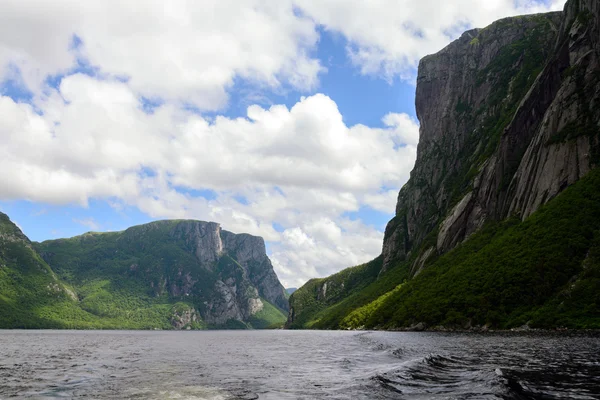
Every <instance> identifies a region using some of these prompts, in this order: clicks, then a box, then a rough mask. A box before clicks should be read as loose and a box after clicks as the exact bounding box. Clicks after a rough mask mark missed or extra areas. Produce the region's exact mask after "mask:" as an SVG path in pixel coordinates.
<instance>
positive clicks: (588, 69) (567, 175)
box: [287, 0, 600, 329]
mask: <svg viewBox="0 0 600 400" xmlns="http://www.w3.org/2000/svg"><path fill="white" fill-rule="evenodd" d="M599 60H600V5H599V3H598V2H597V1H595V0H569V1H568V2H567V4H566V5H565V9H564V11H563V12H557V13H548V14H538V15H530V16H521V17H513V18H506V19H503V20H500V21H497V22H495V23H493V24H492V25H490V26H488V27H487V28H484V29H473V30H469V31H467V32H465V33H464V34H463V35H462V36H461V37H460V38H459V39H457V40H456V41H454V42H453V43H451V44H450V45H448V46H447V47H446V48H445V49H443V50H441V51H440V52H439V53H437V54H434V55H430V56H427V57H425V58H423V59H422V60H421V62H420V64H419V70H418V78H417V88H416V111H417V116H418V118H419V121H420V141H419V145H418V150H417V160H416V163H415V167H414V169H413V171H412V172H411V176H410V179H409V181H408V182H407V183H406V185H404V187H403V188H402V189H401V191H400V193H399V196H398V203H397V206H396V215H395V217H394V218H393V219H392V220H391V221H390V222H389V223H388V225H387V227H386V230H385V236H384V243H383V248H382V254H381V256H380V257H378V258H377V259H375V260H374V261H371V262H370V263H367V264H365V265H362V266H358V267H352V268H349V269H347V270H344V271H342V272H340V273H338V274H335V275H333V276H331V277H328V278H323V279H314V280H311V281H309V282H308V283H307V284H305V285H304V286H303V287H302V288H300V289H299V290H298V291H297V292H296V293H294V294H293V295H292V296H291V298H290V308H291V309H290V314H289V316H288V322H287V326H288V327H290V328H356V327H368V328H374V327H379V328H407V327H413V328H420V329H421V328H424V327H435V326H440V325H443V326H445V327H463V328H464V327H470V326H475V325H479V326H484V325H487V326H492V327H504V328H506V327H513V326H519V325H523V324H526V323H528V324H530V325H531V326H540V327H554V326H568V327H578V328H585V327H596V328H597V327H600V312H599V311H598V310H599V308H598V307H597V306H596V305H597V304H600V303H598V301H599V300H600V298H599V297H598V293H600V279H599V277H600V266H599V260H600V255H599V253H600V248H599V240H600V239H599V237H600V210H599V204H600V203H599V202H600V177H599V175H600V173H599V172H598V169H597V167H598V164H599V163H600V133H599V132H600V129H599V122H600V107H599V104H600V64H599Z"/></svg>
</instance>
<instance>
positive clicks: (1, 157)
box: [0, 74, 418, 285]
mask: <svg viewBox="0 0 600 400" xmlns="http://www.w3.org/2000/svg"><path fill="white" fill-rule="evenodd" d="M0 115H2V118H0V180H2V182H3V185H2V188H0V197H2V198H4V199H28V200H30V201H35V202H43V203H53V204H68V203H77V204H80V205H82V206H86V205H87V203H88V201H89V199H91V198H99V199H105V200H107V201H110V202H111V204H114V205H115V207H117V208H118V207H119V205H133V206H135V207H137V208H139V209H140V210H141V211H143V212H145V213H147V214H148V215H150V216H152V217H156V218H197V219H203V220H213V221H218V222H221V223H222V225H223V227H224V228H225V229H229V230H232V231H235V232H249V233H254V234H258V235H261V236H263V237H265V239H267V240H269V241H272V242H273V246H272V249H273V259H274V261H275V263H276V265H277V268H278V273H279V274H280V276H281V277H282V280H284V282H289V283H290V284H294V285H298V284H301V283H302V282H303V281H304V280H306V279H308V278H309V277H311V276H312V274H313V273H317V274H318V275H323V274H327V273H332V272H334V271H336V270H337V269H339V268H341V267H343V266H349V265H352V264H353V263H357V262H364V261H367V260H368V259H369V258H372V257H374V256H376V255H377V254H378V252H379V251H380V248H381V232H379V231H377V230H375V229H374V228H371V227H367V226H365V225H364V224H363V223H362V222H360V221H359V222H352V221H346V220H345V218H344V217H343V215H344V213H346V212H352V211H357V210H359V208H360V207H361V205H362V204H365V203H366V204H367V205H371V206H372V207H373V208H374V209H377V210H381V211H385V212H391V211H392V210H393V201H391V198H392V196H391V194H390V193H391V192H393V191H397V190H398V188H399V187H400V185H401V184H402V183H403V182H404V181H406V179H407V178H408V173H409V171H410V169H411V167H412V164H413V163H414V159H415V156H416V142H417V141H416V138H417V132H418V125H417V122H416V121H415V120H414V119H412V118H411V117H409V116H407V115H404V114H388V115H386V116H385V117H384V118H383V126H384V127H383V128H373V127H367V126H364V125H356V126H351V127H349V126H346V125H345V124H344V122H343V119H342V115H341V114H340V112H339V110H338V108H337V105H336V103H335V102H334V101H333V100H332V99H330V98H329V97H327V96H325V95H323V94H315V95H312V96H309V97H303V98H301V99H300V100H299V101H298V102H297V103H296V104H295V105H293V106H292V107H291V108H288V107H286V106H284V105H274V106H272V107H270V108H268V109H265V108H261V107H259V106H256V105H253V106H250V107H249V108H248V111H247V117H245V118H227V117H224V116H218V117H216V118H214V119H206V118H204V117H202V116H200V115H198V114H195V113H193V112H190V111H186V110H184V109H181V108H179V107H176V106H173V105H172V104H164V105H162V106H158V107H157V108H156V109H154V110H153V112H151V113H148V112H146V111H145V110H144V108H143V106H142V102H141V100H140V99H139V98H138V97H136V95H135V91H134V89H132V88H131V86H130V85H129V84H128V83H127V82H122V81H120V80H116V79H106V80H100V79H98V78H95V77H90V76H87V75H82V74H74V75H70V76H68V77H66V78H64V79H63V80H62V82H61V84H60V86H59V88H58V89H57V90H54V91H51V92H47V95H46V96H45V97H43V98H40V99H39V100H38V101H36V103H35V104H34V105H30V104H27V103H16V102H15V101H14V100H12V99H11V98H9V97H6V96H3V97H0ZM382 187H385V188H388V190H389V192H390V193H388V192H387V191H384V192H383V193H381V188H382ZM204 189H210V190H213V191H214V192H215V193H216V194H217V195H216V198H214V199H211V200H208V199H206V198H204V197H201V196H197V195H194V194H193V191H194V190H204ZM240 199H243V200H240ZM76 222H78V223H80V224H84V225H86V226H88V227H89V228H90V229H97V228H98V226H97V223H96V222H95V221H93V220H89V219H86V220H78V221H76ZM274 223H277V224H279V226H281V227H283V229H284V230H283V232H280V231H278V230H276V229H275V228H274ZM304 237H307V238H308V239H307V240H303V238H304ZM286 271H291V272H289V273H288V272H286Z"/></svg>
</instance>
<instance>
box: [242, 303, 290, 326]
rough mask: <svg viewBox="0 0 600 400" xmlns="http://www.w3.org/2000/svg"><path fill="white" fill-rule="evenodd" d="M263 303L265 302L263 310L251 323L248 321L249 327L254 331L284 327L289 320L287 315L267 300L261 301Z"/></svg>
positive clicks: (251, 318) (255, 315)
mask: <svg viewBox="0 0 600 400" xmlns="http://www.w3.org/2000/svg"><path fill="white" fill-rule="evenodd" d="M261 301H262V302H263V309H262V310H260V311H259V312H257V313H256V314H254V315H253V316H252V317H250V321H248V324H249V326H250V327H252V328H254V329H274V328H281V327H283V324H285V321H286V320H287V315H286V314H284V313H283V312H282V311H281V310H280V309H279V308H277V307H275V306H274V305H273V304H271V303H269V302H268V301H267V300H265V299H261Z"/></svg>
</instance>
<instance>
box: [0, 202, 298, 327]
mask: <svg viewBox="0 0 600 400" xmlns="http://www.w3.org/2000/svg"><path fill="white" fill-rule="evenodd" d="M178 223H179V221H160V222H157V223H151V224H147V225H143V226H139V227H133V228H130V229H128V230H126V231H124V232H110V233H93V232H91V233H87V234H84V235H81V236H77V237H74V238H70V239H60V240H53V241H47V242H44V243H36V244H32V243H31V242H30V241H29V240H28V239H27V237H26V236H25V235H23V233H22V232H21V231H20V230H19V229H18V228H17V227H16V226H15V225H14V224H13V223H12V222H10V220H9V218H8V217H7V216H6V215H4V214H0V328H78V329H87V328H89V329H154V328H158V329H173V328H177V329H185V328H192V329H203V328H210V327H216V328H219V327H224V328H230V327H236V328H240V327H241V328H266V327H277V326H281V325H283V323H284V322H285V318H286V316H285V314H284V313H283V311H282V310H280V309H279V308H277V307H275V306H273V305H272V304H270V303H269V302H268V301H267V300H265V299H264V298H261V299H260V301H261V302H262V304H263V309H262V310H260V311H258V312H256V313H254V314H253V315H249V316H248V319H247V320H245V321H233V320H232V321H229V320H227V319H226V318H225V319H223V320H218V319H215V320H214V321H212V322H209V321H206V320H204V318H202V317H201V315H205V314H206V313H208V314H210V313H209V311H208V306H207V304H208V305H211V306H214V310H212V312H213V314H217V317H218V313H219V312H220V311H221V310H222V309H224V308H225V307H226V306H222V305H221V304H220V303H219V302H222V301H223V293H220V292H218V289H219V287H218V284H217V281H220V282H221V281H227V282H230V283H231V284H232V285H234V286H236V285H237V286H236V287H237V291H238V292H237V293H238V299H236V301H238V303H240V304H243V303H244V302H245V301H248V299H249V298H257V297H256V296H257V292H256V289H255V288H254V287H253V286H252V285H251V284H250V283H249V282H248V279H247V277H246V276H245V275H244V274H245V272H244V271H243V268H242V266H241V265H240V264H239V263H238V262H237V261H236V260H235V259H233V258H231V257H230V256H229V255H227V254H222V255H221V256H220V257H219V259H218V261H217V262H215V263H214V264H210V265H208V266H207V265H204V264H202V263H200V262H199V261H198V259H197V258H196V257H195V255H194V254H195V253H194V250H193V249H192V248H191V247H190V242H189V241H186V237H185V235H176V234H173V227H175V226H176V225H177V224H178ZM222 286H224V284H222ZM219 307H221V308H219Z"/></svg>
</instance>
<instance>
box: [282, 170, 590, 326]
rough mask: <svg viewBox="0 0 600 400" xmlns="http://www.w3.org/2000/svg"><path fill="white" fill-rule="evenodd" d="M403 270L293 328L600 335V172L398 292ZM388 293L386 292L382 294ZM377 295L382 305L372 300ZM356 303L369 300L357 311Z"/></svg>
mask: <svg viewBox="0 0 600 400" xmlns="http://www.w3.org/2000/svg"><path fill="white" fill-rule="evenodd" d="M405 268H406V265H399V266H397V267H396V268H394V269H392V270H391V271H389V272H388V273H387V274H385V275H383V276H382V277H381V278H380V279H379V280H377V281H375V282H373V283H371V284H370V285H369V286H367V287H366V288H365V289H362V290H361V291H360V292H358V293H354V294H353V295H352V296H350V297H348V298H346V299H344V300H342V301H341V302H337V303H335V304H333V305H330V306H328V307H321V309H319V310H318V311H317V312H313V313H310V314H307V315H305V316H303V317H304V319H303V320H301V321H299V323H298V324H297V325H295V326H294V327H310V328H339V327H343V328H357V327H367V328H372V327H380V328H395V327H405V326H410V325H411V324H414V323H417V322H425V323H427V324H428V325H429V326H435V325H440V324H442V325H446V326H453V327H459V326H464V324H465V323H467V322H469V321H470V323H471V324H473V325H475V324H480V325H483V324H486V323H487V324H491V325H492V326H495V327H513V326H518V325H522V324H524V323H526V322H529V321H531V324H532V325H533V326H538V327H555V326H565V327H572V328H600V307H598V305H599V304H600V169H596V170H594V171H592V172H591V173H590V174H588V176H586V177H585V178H583V179H582V180H581V181H579V182H578V183H576V184H575V185H573V186H571V187H570V188H568V189H567V190H565V191H564V192H563V193H561V194H560V195H559V196H558V197H556V198H555V199H553V200H552V201H550V202H549V203H548V204H546V205H545V206H543V207H541V208H540V209H539V210H538V211H537V212H536V213H534V214H533V215H532V216H530V217H529V218H528V219H527V220H525V221H524V222H520V221H519V220H514V219H513V220H509V221H505V222H502V223H497V224H494V225H488V226H486V227H485V228H484V229H483V230H482V231H480V232H478V233H477V234H474V235H473V236H471V237H470V238H469V239H468V240H467V241H465V242H464V243H463V244H461V245H459V246H458V247H457V248H455V249H454V250H452V251H450V252H449V253H447V254H445V255H443V256H441V257H439V258H438V259H437V260H435V261H434V262H433V263H431V264H430V265H429V266H428V267H427V268H426V269H425V270H424V271H423V272H422V273H421V274H420V275H418V276H417V277H416V278H414V279H412V280H410V281H408V282H405V283H404V284H402V285H401V286H399V285H400V284H401V283H403V281H404V279H405V277H406V275H405V274H404V273H403V270H404V269H405ZM384 286H387V287H388V288H389V289H388V290H386V291H385V292H384V293H381V291H382V288H383V287H384ZM300 291H302V293H304V295H307V294H308V292H307V291H306V290H305V288H302V289H300V290H299V292H300ZM374 293H379V296H376V297H375V296H369V294H374ZM360 297H362V298H363V300H364V299H366V298H369V297H371V300H370V302H365V301H356V299H357V298H360ZM293 298H294V296H292V299H293Z"/></svg>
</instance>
